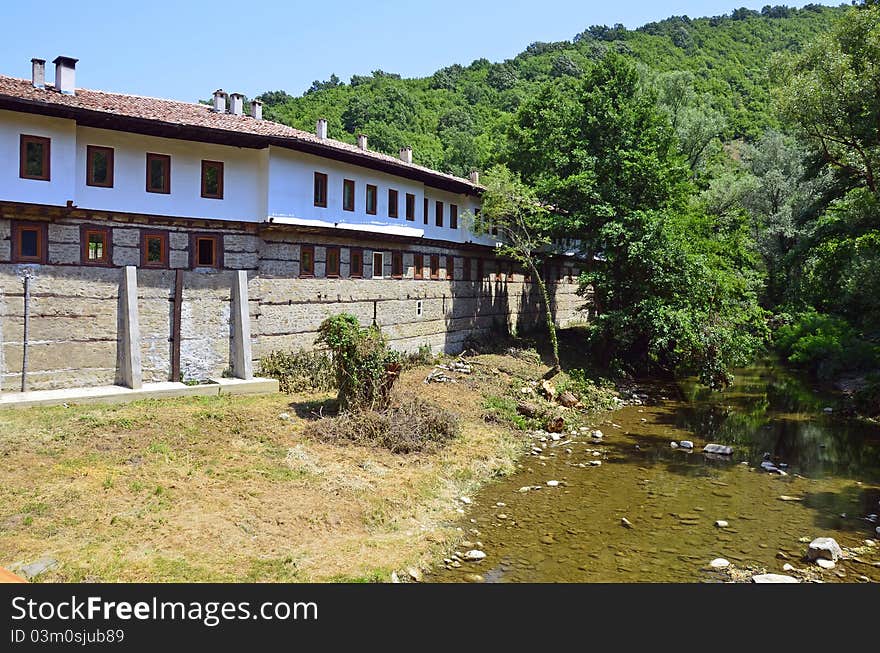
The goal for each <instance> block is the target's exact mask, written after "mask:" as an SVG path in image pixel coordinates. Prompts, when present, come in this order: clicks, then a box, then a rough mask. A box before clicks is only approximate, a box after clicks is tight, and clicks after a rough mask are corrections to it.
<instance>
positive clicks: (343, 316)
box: [315, 313, 402, 412]
mask: <svg viewBox="0 0 880 653" xmlns="http://www.w3.org/2000/svg"><path fill="white" fill-rule="evenodd" d="M318 333H319V335H318V339H317V340H316V341H315V342H316V344H324V345H327V347H329V348H330V351H332V352H333V364H334V367H335V373H336V387H337V388H339V408H340V410H341V411H343V412H344V411H347V410H354V411H357V410H373V409H379V410H381V409H384V408H387V406H388V402H389V398H390V394H391V387H392V385H393V384H394V381H395V380H396V379H397V376H398V375H399V374H400V369H401V358H402V357H401V355H400V353H398V352H396V351H393V350H391V349H389V348H388V343H387V341H386V340H385V337H384V336H383V335H382V332H381V331H380V330H379V328H378V327H376V326H369V327H362V326H361V325H360V324H359V323H358V319H357V317H355V316H354V315H351V314H350V313H340V314H339V315H334V316H333V317H329V318H327V319H326V320H324V321H323V322H322V323H321V326H320V327H319V329H318Z"/></svg>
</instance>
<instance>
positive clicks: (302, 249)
mask: <svg viewBox="0 0 880 653" xmlns="http://www.w3.org/2000/svg"><path fill="white" fill-rule="evenodd" d="M306 252H308V253H309V254H310V255H311V259H312V264H311V269H309V270H306V266H305V258H306V257H305V254H306ZM299 276H301V277H306V278H311V277H314V276H315V246H314V245H300V246H299Z"/></svg>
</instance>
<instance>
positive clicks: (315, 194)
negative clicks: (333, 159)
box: [312, 172, 327, 209]
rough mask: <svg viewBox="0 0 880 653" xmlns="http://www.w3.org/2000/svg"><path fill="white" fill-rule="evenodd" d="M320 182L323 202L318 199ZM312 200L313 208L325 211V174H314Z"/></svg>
mask: <svg viewBox="0 0 880 653" xmlns="http://www.w3.org/2000/svg"><path fill="white" fill-rule="evenodd" d="M319 182H320V184H321V187H323V189H324V191H323V194H324V198H323V200H322V199H320V198H319V197H318V188H319V186H318V183H319ZM312 199H313V200H314V204H315V206H317V207H319V208H322V209H326V208H327V174H326V173H324V172H316V173H315V178H314V182H313V186H312Z"/></svg>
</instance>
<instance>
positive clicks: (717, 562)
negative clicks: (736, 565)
mask: <svg viewBox="0 0 880 653" xmlns="http://www.w3.org/2000/svg"><path fill="white" fill-rule="evenodd" d="M709 566H710V567H712V569H724V568H725V567H729V566H730V562H729V561H728V560H725V559H724V558H715V559H714V560H713V561H712V562H710V563H709Z"/></svg>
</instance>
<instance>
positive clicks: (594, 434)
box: [590, 429, 605, 440]
mask: <svg viewBox="0 0 880 653" xmlns="http://www.w3.org/2000/svg"><path fill="white" fill-rule="evenodd" d="M590 437H591V438H593V439H595V440H601V439H602V438H604V437H605V434H604V433H602V431H600V430H599V429H596V430H595V431H593V432H592V433H590Z"/></svg>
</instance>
